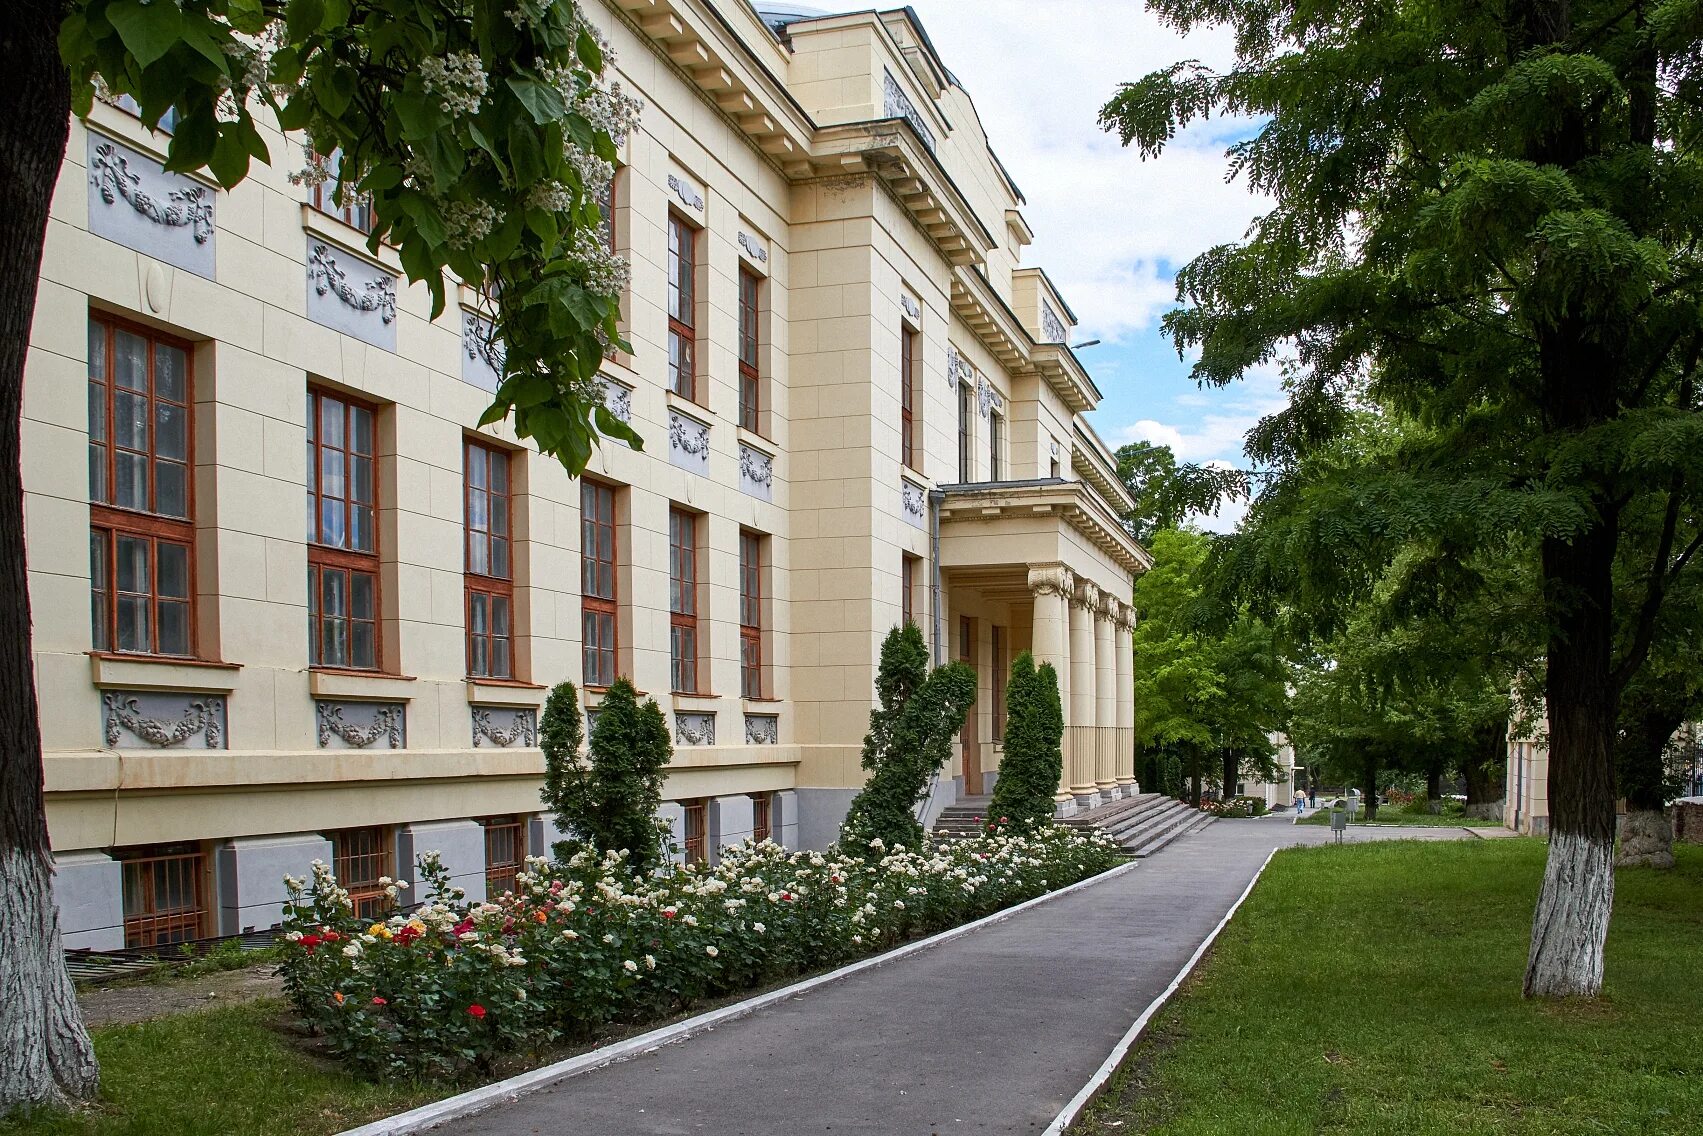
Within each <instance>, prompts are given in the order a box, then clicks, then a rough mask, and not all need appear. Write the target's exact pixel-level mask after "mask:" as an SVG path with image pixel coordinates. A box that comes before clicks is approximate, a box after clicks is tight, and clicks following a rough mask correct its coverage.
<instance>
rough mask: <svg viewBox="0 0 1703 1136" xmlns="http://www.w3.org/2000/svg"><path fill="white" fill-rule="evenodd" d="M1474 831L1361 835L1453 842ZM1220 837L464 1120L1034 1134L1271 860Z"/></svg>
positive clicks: (1297, 835) (517, 1127) (518, 1131)
mask: <svg viewBox="0 0 1703 1136" xmlns="http://www.w3.org/2000/svg"><path fill="white" fill-rule="evenodd" d="M1459 836H1460V830H1458V829H1457V830H1436V829H1406V830H1402V829H1394V830H1390V829H1385V830H1378V831H1376V832H1375V833H1374V832H1369V831H1367V830H1360V831H1351V832H1350V839H1357V840H1363V839H1390V838H1397V839H1401V838H1411V839H1419V840H1436V839H1452V838H1458V837H1459ZM1329 839H1330V830H1329V829H1326V828H1311V827H1307V826H1300V827H1296V826H1294V825H1292V824H1290V823H1288V822H1287V821H1285V820H1283V819H1282V818H1271V819H1267V820H1264V821H1220V822H1219V823H1217V824H1214V825H1211V826H1209V827H1207V828H1206V829H1205V830H1203V831H1201V832H1199V833H1196V834H1195V835H1193V836H1189V837H1185V838H1183V839H1181V840H1178V841H1176V842H1175V843H1173V844H1171V845H1170V846H1169V847H1167V848H1166V849H1165V850H1164V851H1162V852H1160V853H1159V854H1157V855H1155V856H1153V857H1151V858H1149V859H1148V860H1146V861H1144V862H1143V863H1142V864H1141V866H1140V867H1138V868H1136V869H1135V870H1133V871H1131V872H1127V873H1125V874H1124V875H1122V876H1120V877H1118V878H1117V879H1114V880H1109V881H1107V882H1105V883H1103V884H1099V885H1096V886H1094V887H1088V888H1084V889H1082V890H1080V891H1078V892H1075V893H1073V894H1071V895H1068V896H1064V897H1062V898H1060V899H1057V900H1054V901H1052V902H1050V903H1045V904H1041V905H1040V906H1038V907H1036V908H1033V909H1031V910H1029V911H1026V912H1023V913H1021V914H1019V915H1015V916H1012V917H1011V918H1010V919H1008V920H1006V921H1004V922H1002V923H996V924H994V925H993V926H990V927H987V928H985V929H983V930H980V931H976V932H974V933H972V934H969V935H966V936H964V937H962V938H959V939H955V940H952V941H950V942H947V943H945V944H942V945H941V946H939V947H935V948H932V949H930V950H926V951H923V952H921V953H919V954H915V955H911V956H909V957H908V958H904V959H900V960H898V961H897V962H894V963H892V964H890V965H887V966H881V967H874V968H871V969H869V970H865V971H863V972H861V973H859V974H856V975H853V976H852V977H850V978H847V979H845V980H843V981H840V982H835V983H831V984H829V985H827V986H824V987H819V988H817V989H816V990H814V991H811V992H809V993H808V994H805V995H802V996H800V997H797V998H792V999H788V1000H787V1001H785V1002H780V1003H777V1004H775V1005H773V1006H770V1007H768V1008H767V1009H764V1010H760V1011H758V1012H757V1013H755V1014H752V1015H751V1016H749V1017H746V1018H742V1019H739V1020H737V1021H734V1022H731V1023H729V1024H727V1025H724V1026H721V1027H719V1028H717V1029H715V1030H713V1031H709V1032H705V1033H702V1034H699V1035H697V1036H695V1037H692V1038H688V1039H687V1040H686V1041H683V1042H680V1043H677V1044H674V1045H668V1046H664V1047H662V1048H661V1049H658V1050H655V1051H654V1052H651V1053H649V1054H646V1055H643V1056H641V1057H635V1058H633V1059H631V1060H628V1061H625V1062H622V1063H620V1064H615V1065H609V1066H605V1067H604V1068H602V1069H597V1070H593V1071H592V1072H589V1073H584V1074H581V1075H580V1076H577V1077H572V1078H570V1079H568V1080H566V1081H562V1082H560V1083H558V1084H557V1085H555V1086H553V1087H551V1088H548V1089H543V1090H540V1091H538V1092H536V1093H533V1094H531V1095H529V1096H525V1097H522V1098H521V1099H519V1100H518V1101H514V1102H512V1103H510V1104H506V1105H501V1106H498V1107H496V1108H493V1109H491V1110H490V1111H487V1112H483V1113H479V1114H477V1115H474V1116H472V1117H469V1118H468V1119H466V1120H462V1121H457V1122H453V1123H452V1124H451V1125H449V1126H448V1130H449V1131H453V1132H459V1133H467V1134H472V1133H478V1134H490V1136H533V1134H535V1133H549V1134H551V1136H558V1134H559V1136H579V1134H586V1136H591V1134H595V1136H677V1134H693V1136H697V1134H702V1136H800V1134H806V1133H818V1132H820V1133H836V1134H841V1133H879V1134H881V1136H911V1134H919V1136H932V1134H944V1133H953V1132H957V1133H978V1134H981V1133H1033V1132H1038V1131H1040V1130H1041V1129H1043V1128H1045V1127H1046V1126H1047V1125H1048V1124H1049V1123H1051V1122H1052V1119H1053V1117H1054V1116H1056V1115H1057V1114H1058V1111H1059V1110H1060V1109H1061V1108H1063V1107H1064V1105H1065V1103H1066V1102H1067V1101H1068V1100H1069V1099H1070V1098H1071V1097H1072V1096H1074V1095H1075V1093H1076V1091H1077V1090H1078V1089H1080V1088H1081V1087H1082V1085H1083V1084H1084V1083H1085V1082H1086V1081H1087V1079H1088V1078H1089V1076H1090V1075H1092V1073H1093V1072H1094V1070H1095V1069H1096V1068H1098V1067H1099V1065H1100V1063H1101V1062H1102V1061H1104V1060H1105V1059H1106V1055H1107V1054H1109V1053H1110V1052H1111V1051H1112V1047H1113V1046H1114V1045H1115V1044H1116V1043H1117V1040H1118V1039H1119V1038H1120V1037H1121V1036H1122V1035H1123V1033H1124V1032H1125V1031H1126V1030H1127V1029H1129V1026H1130V1023H1131V1022H1133V1021H1134V1020H1135V1019H1136V1018H1137V1017H1138V1016H1139V1015H1140V1013H1141V1011H1142V1010H1143V1009H1144V1008H1145V1007H1146V1006H1147V1004H1148V1003H1149V1002H1150V1001H1152V1000H1153V999H1154V998H1155V997H1157V996H1158V995H1159V993H1160V992H1161V991H1163V990H1164V988H1165V987H1166V986H1167V985H1169V984H1170V981H1171V979H1172V978H1173V977H1175V975H1176V973H1177V971H1178V970H1179V969H1181V967H1182V965H1183V963H1184V962H1186V961H1187V960H1188V957H1189V956H1190V955H1191V954H1193V953H1194V950H1195V948H1196V946H1198V945H1199V943H1200V942H1201V940H1202V939H1203V938H1205V937H1206V935H1207V934H1209V933H1210V932H1211V930H1212V928H1213V927H1215V926H1216V925H1217V924H1218V922H1219V920H1221V919H1222V918H1223V917H1224V913H1225V912H1226V911H1227V910H1229V908H1230V905H1231V904H1232V903H1234V902H1235V900H1236V897H1237V896H1239V895H1241V893H1242V891H1243V889H1244V888H1246V887H1247V884H1248V881H1249V879H1251V878H1252V877H1253V874H1254V872H1256V871H1257V870H1258V869H1259V866H1260V864H1261V863H1262V862H1263V861H1264V860H1265V858H1266V855H1267V854H1268V853H1269V852H1271V850H1272V849H1274V848H1279V847H1288V846H1290V845H1294V844H1319V843H1324V842H1326V841H1328V840H1329Z"/></svg>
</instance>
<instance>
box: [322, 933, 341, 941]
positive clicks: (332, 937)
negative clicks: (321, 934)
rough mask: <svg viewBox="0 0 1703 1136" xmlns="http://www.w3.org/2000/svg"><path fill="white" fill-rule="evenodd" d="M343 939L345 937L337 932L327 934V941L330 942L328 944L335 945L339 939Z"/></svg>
mask: <svg viewBox="0 0 1703 1136" xmlns="http://www.w3.org/2000/svg"><path fill="white" fill-rule="evenodd" d="M342 937H343V936H342V935H339V934H338V933H337V932H335V931H327V932H326V933H325V941H326V942H328V943H335V942H336V941H337V940H338V939H341V938H342Z"/></svg>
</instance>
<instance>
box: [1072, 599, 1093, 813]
mask: <svg viewBox="0 0 1703 1136" xmlns="http://www.w3.org/2000/svg"><path fill="white" fill-rule="evenodd" d="M1099 599H1100V589H1099V588H1097V587H1095V586H1094V585H1093V584H1090V583H1089V582H1088V581H1086V580H1078V581H1077V583H1076V591H1075V593H1074V594H1073V595H1072V596H1071V602H1070V714H1069V716H1068V717H1067V718H1066V719H1065V720H1066V721H1067V722H1069V723H1070V732H1071V733H1072V734H1073V735H1074V737H1073V738H1072V746H1071V753H1070V755H1069V757H1070V760H1069V761H1068V762H1067V763H1066V765H1067V768H1066V770H1065V778H1066V780H1067V781H1068V782H1069V788H1070V794H1071V796H1073V797H1075V798H1076V803H1077V804H1078V805H1092V804H1093V803H1094V801H1095V798H1097V797H1098V795H1099V788H1098V786H1097V785H1096V784H1095V780H1094V749H1093V738H1094V729H1093V727H1094V703H1095V698H1096V694H1097V692H1096V689H1095V682H1094V608H1095V606H1096V605H1097V604H1098V603H1099Z"/></svg>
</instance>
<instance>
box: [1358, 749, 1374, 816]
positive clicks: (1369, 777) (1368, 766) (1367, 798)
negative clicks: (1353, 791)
mask: <svg viewBox="0 0 1703 1136" xmlns="http://www.w3.org/2000/svg"><path fill="white" fill-rule="evenodd" d="M1360 807H1361V808H1363V809H1365V810H1366V819H1367V820H1368V821H1373V820H1377V819H1378V762H1377V760H1376V759H1374V758H1370V757H1368V758H1367V759H1366V760H1365V761H1364V762H1363V763H1362V764H1361V766H1360Z"/></svg>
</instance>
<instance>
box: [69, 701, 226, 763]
mask: <svg viewBox="0 0 1703 1136" xmlns="http://www.w3.org/2000/svg"><path fill="white" fill-rule="evenodd" d="M101 732H102V734H103V736H104V737H105V738H106V744H107V746H108V747H109V748H111V749H173V748H176V747H179V746H193V747H195V748H197V749H229V748H230V739H229V738H228V737H227V736H226V732H225V696H224V695H222V694H208V693H206V692H204V691H195V692H192V693H191V692H181V691H167V690H109V691H107V692H106V693H104V694H103V695H102V696H101Z"/></svg>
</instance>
